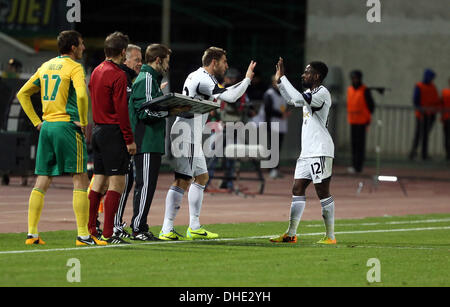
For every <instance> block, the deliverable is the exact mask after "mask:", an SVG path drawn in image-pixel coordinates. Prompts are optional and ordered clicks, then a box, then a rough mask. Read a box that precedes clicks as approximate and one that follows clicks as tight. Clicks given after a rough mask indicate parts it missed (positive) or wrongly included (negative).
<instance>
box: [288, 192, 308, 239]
mask: <svg viewBox="0 0 450 307" xmlns="http://www.w3.org/2000/svg"><path fill="white" fill-rule="evenodd" d="M305 206H306V196H292V203H291V214H290V217H289V228H288V230H287V234H288V236H290V237H292V236H295V235H296V234H297V228H298V224H299V223H300V220H301V218H302V214H303V210H305Z"/></svg>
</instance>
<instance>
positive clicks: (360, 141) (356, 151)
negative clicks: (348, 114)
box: [350, 124, 367, 173]
mask: <svg viewBox="0 0 450 307" xmlns="http://www.w3.org/2000/svg"><path fill="white" fill-rule="evenodd" d="M366 131H367V124H365V125H350V133H351V144H352V165H353V168H354V169H355V171H356V172H357V173H360V172H362V170H363V166H364V161H365V159H366Z"/></svg>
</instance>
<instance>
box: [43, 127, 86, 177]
mask: <svg viewBox="0 0 450 307" xmlns="http://www.w3.org/2000/svg"><path fill="white" fill-rule="evenodd" d="M86 171H87V149H86V141H85V139H84V136H83V133H82V132H81V129H80V128H79V127H78V126H77V125H75V124H74V123H72V122H47V121H44V123H43V124H42V127H41V130H40V132H39V143H38V148H37V154H36V169H35V174H36V175H42V176H59V175H62V174H64V173H68V174H76V173H85V172H86Z"/></svg>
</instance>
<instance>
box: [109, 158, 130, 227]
mask: <svg viewBox="0 0 450 307" xmlns="http://www.w3.org/2000/svg"><path fill="white" fill-rule="evenodd" d="M133 183H134V166H133V160H130V165H129V170H128V173H127V174H126V175H125V191H124V192H123V193H122V196H121V197H120V201H119V209H118V210H117V213H116V215H115V217H114V227H115V228H120V227H122V224H123V213H124V212H125V206H126V205H127V200H128V195H130V191H131V189H132V188H133Z"/></svg>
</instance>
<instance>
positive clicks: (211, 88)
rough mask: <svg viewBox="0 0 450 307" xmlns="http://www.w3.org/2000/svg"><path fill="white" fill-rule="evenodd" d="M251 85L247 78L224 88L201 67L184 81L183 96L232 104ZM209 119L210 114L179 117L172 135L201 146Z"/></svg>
mask: <svg viewBox="0 0 450 307" xmlns="http://www.w3.org/2000/svg"><path fill="white" fill-rule="evenodd" d="M249 85H250V79H249V78H245V79H244V80H243V81H242V82H239V83H238V84H236V85H233V86H230V87H228V88H223V87H221V86H220V85H219V82H218V81H217V80H216V78H215V77H214V76H213V75H211V74H209V73H208V72H207V71H206V70H205V69H204V68H203V67H200V68H199V69H197V70H196V71H194V72H192V73H190V74H189V76H188V77H187V78H186V80H185V81H184V85H183V95H186V96H189V97H193V98H200V99H205V100H215V99H222V100H225V101H227V102H230V103H232V102H235V101H236V100H237V99H238V98H239V97H241V96H242V95H243V94H244V92H245V91H246V90H247V87H248V86H249ZM207 119H208V113H205V114H197V115H195V116H194V117H193V118H183V117H177V118H176V120H175V122H174V123H173V125H172V129H171V135H172V136H175V135H178V137H180V138H181V139H180V140H181V141H182V142H187V143H192V144H201V143H202V133H203V129H204V128H205V124H206V120H207ZM187 127H189V129H190V133H187V132H186V131H184V130H185V128H187Z"/></svg>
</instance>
